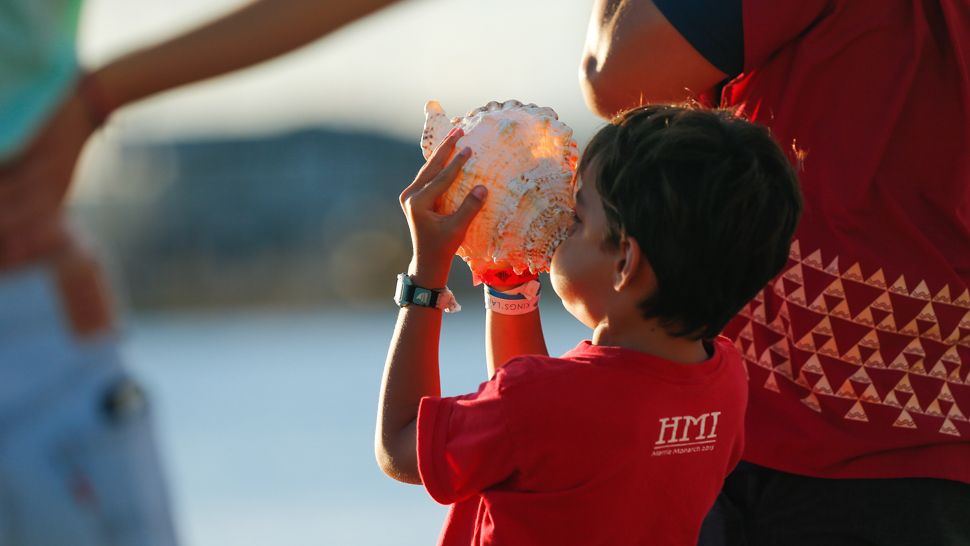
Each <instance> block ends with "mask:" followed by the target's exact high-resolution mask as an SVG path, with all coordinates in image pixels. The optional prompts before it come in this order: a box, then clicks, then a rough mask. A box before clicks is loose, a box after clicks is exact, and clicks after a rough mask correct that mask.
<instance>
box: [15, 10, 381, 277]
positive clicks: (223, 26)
mask: <svg viewBox="0 0 970 546" xmlns="http://www.w3.org/2000/svg"><path fill="white" fill-rule="evenodd" d="M393 1H394V0H354V1H348V2H332V1H329V2H328V1H325V0H257V1H254V2H252V3H250V4H247V5H245V6H244V7H242V8H240V9H238V10H236V11H234V12H232V13H229V14H227V15H225V16H223V17H221V18H219V19H217V20H215V21H212V22H210V23H208V24H206V25H203V26H202V27H199V28H198V29H195V30H192V31H189V32H187V33H185V34H182V35H181V36H177V37H175V38H173V39H171V40H166V41H163V42H161V43H158V44H155V45H151V46H148V47H146V48H144V49H141V50H138V51H135V52H132V53H129V54H127V55H125V56H123V57H121V58H119V59H117V60H114V61H112V62H109V63H108V64H106V65H105V66H102V67H100V68H98V69H96V70H94V71H93V72H92V73H91V74H88V75H87V76H85V77H83V78H82V80H81V84H80V85H79V86H78V87H77V89H75V90H74V92H72V93H71V94H69V95H68V96H67V97H66V98H65V100H64V102H63V103H62V104H61V105H60V107H59V108H58V110H57V111H56V112H54V113H53V115H52V116H51V118H50V120H49V121H48V122H47V124H46V125H45V126H44V127H43V128H42V129H41V130H40V132H39V133H38V135H37V137H36V138H35V139H34V141H33V142H31V143H30V145H29V146H28V147H27V148H26V149H25V151H24V152H23V153H22V154H21V155H20V156H19V157H15V158H14V159H12V160H10V161H8V162H6V164H3V165H0V237H2V236H6V235H9V234H17V235H20V234H23V235H24V236H23V237H18V240H21V239H22V240H24V241H29V239H30V238H31V237H32V236H33V234H35V233H37V232H39V231H43V230H45V229H47V228H46V227H45V226H47V225H50V224H52V223H53V222H54V220H55V219H56V217H57V216H58V215H59V214H60V208H61V204H62V203H63V200H64V196H65V195H66V194H67V191H68V188H69V186H70V182H71V177H72V174H73V171H74V167H75V164H76V162H77V159H78V157H79V156H80V154H81V150H82V149H83V147H84V144H85V143H86V142H87V140H88V138H89V137H90V136H91V134H92V133H93V132H94V131H95V130H97V128H98V125H99V123H100V122H102V121H103V120H104V118H105V117H106V116H107V115H108V114H110V112H111V111H113V110H115V109H117V108H120V107H121V106H124V105H126V104H130V103H133V102H135V101H138V100H139V99H142V98H145V97H148V96H150V95H153V94H156V93H159V92H162V91H165V90H168V89H172V88H175V87H178V86H181V85H186V84H189V83H194V82H198V81H201V80H204V79H207V78H211V77H214V76H218V75H220V74H225V73H227V72H231V71H233V70H238V69H241V68H245V67H247V66H251V65H254V64H257V63H259V62H262V61H265V60H268V59H271V58H273V57H276V56H279V55H281V54H284V53H287V52H289V51H292V50H294V49H296V48H298V47H300V46H303V45H305V44H307V43H309V42H311V41H313V40H314V39H316V38H319V37H321V36H323V35H325V34H327V33H328V32H330V31H332V30H335V29H337V28H339V27H341V26H343V25H345V24H347V23H350V22H352V21H354V20H356V19H359V18H360V17H363V16H365V15H367V14H369V13H372V12H374V11H376V10H377V9H379V8H381V7H383V6H386V5H388V4H391V3H393ZM22 246H29V242H25V245H22ZM4 252H5V253H9V252H11V250H9V249H4ZM23 252H24V253H29V249H26V250H24V251H23ZM15 259H16V256H0V262H2V261H4V260H15Z"/></svg>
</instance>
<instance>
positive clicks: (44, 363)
mask: <svg viewBox="0 0 970 546" xmlns="http://www.w3.org/2000/svg"><path fill="white" fill-rule="evenodd" d="M174 544H175V533H174V529H173V525H172V518H171V515H170V512H169V507H168V499H167V495H166V491H165V487H164V481H163V479H162V476H161V472H160V467H159V462H158V456H157V453H156V450H155V445H154V440H153V433H152V429H151V424H150V416H149V412H148V406H147V404H146V403H145V399H144V397H143V396H142V394H141V390H140V389H139V388H138V386H137V385H136V384H135V383H134V382H133V381H132V380H131V379H130V378H129V377H128V376H127V374H126V373H125V371H124V370H123V369H122V367H121V363H120V360H119V356H118V347H117V337H116V336H115V335H114V334H110V335H107V334H106V335H103V336H101V337H97V338H89V339H77V338H75V336H74V335H73V334H72V333H71V330H70V327H69V326H68V322H67V319H66V318H65V316H64V313H63V310H62V309H61V306H60V298H59V295H58V292H57V289H56V287H55V283H54V281H53V278H52V275H51V274H50V273H49V272H48V271H47V270H46V269H44V268H41V267H37V268H31V269H23V270H19V271H15V272H9V273H4V274H3V275H0V545H2V546H89V545H90V546H95V545H97V546H114V545H119V546H129V545H139V546H140V545H152V546H155V545H158V546H171V545H174Z"/></svg>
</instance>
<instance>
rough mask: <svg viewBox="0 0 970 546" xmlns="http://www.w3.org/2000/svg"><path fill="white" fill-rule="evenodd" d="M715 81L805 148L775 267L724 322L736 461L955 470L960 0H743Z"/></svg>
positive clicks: (962, 92) (963, 181)
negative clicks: (737, 417)
mask: <svg viewBox="0 0 970 546" xmlns="http://www.w3.org/2000/svg"><path fill="white" fill-rule="evenodd" d="M743 21H744V65H745V66H744V72H743V73H742V74H741V75H740V76H738V77H737V78H736V79H734V80H733V81H731V82H730V83H729V84H728V85H727V86H726V87H725V88H724V90H723V93H722V106H725V107H737V108H738V109H739V110H741V111H742V112H743V113H744V114H746V115H747V116H748V117H749V118H750V119H752V120H753V121H756V122H759V123H762V124H764V125H767V126H768V127H770V128H771V130H772V133H773V135H774V136H775V137H776V138H777V139H778V140H779V141H780V142H781V143H782V145H783V147H790V146H792V145H793V144H794V145H796V146H797V147H798V148H799V149H800V150H802V151H804V153H805V157H804V162H803V171H802V172H801V173H800V174H801V183H802V191H803V194H804V197H805V213H804V216H803V219H802V221H801V224H800V226H799V228H798V231H797V233H796V240H795V242H794V244H793V245H792V248H791V259H790V261H789V263H788V266H787V268H786V269H785V271H784V272H783V274H782V275H780V276H779V277H778V278H777V279H776V280H774V281H773V282H772V283H771V284H770V285H769V287H768V288H766V289H765V290H764V291H763V293H762V294H761V295H759V296H758V297H757V298H756V299H755V301H753V302H752V303H751V304H750V305H748V306H747V307H746V308H745V309H744V310H743V311H742V313H741V315H740V316H739V317H738V318H737V319H736V320H735V321H734V322H733V323H732V324H731V325H730V326H729V327H728V328H727V329H726V330H725V334H726V335H728V336H729V337H731V338H733V339H735V341H736V344H737V346H738V348H739V349H740V351H741V353H742V354H743V356H744V359H745V360H746V362H747V365H748V370H749V375H750V385H751V394H750V405H749V408H748V417H747V429H746V433H747V447H746V451H745V459H746V460H750V461H751V462H754V463H757V464H760V465H764V466H767V467H771V468H775V469H778V470H783V471H788V472H793V473H797V474H802V475H809V476H818V477H826V478H886V477H933V478H946V479H953V480H959V481H963V482H966V483H970V420H968V418H970V377H968V374H970V292H968V286H970V3H967V2H966V1H965V0H939V1H936V2H914V1H903V0H835V1H830V0H805V1H802V2H797V3H791V2H776V1H774V0H744V2H743Z"/></svg>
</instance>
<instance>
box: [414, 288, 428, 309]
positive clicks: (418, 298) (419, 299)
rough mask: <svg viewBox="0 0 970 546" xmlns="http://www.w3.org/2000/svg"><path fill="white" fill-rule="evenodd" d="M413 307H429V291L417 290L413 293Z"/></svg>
mask: <svg viewBox="0 0 970 546" xmlns="http://www.w3.org/2000/svg"><path fill="white" fill-rule="evenodd" d="M411 299H412V300H413V301H414V304H415V305H423V306H425V307H429V306H430V305H431V291H430V290H425V289H423V288H419V289H417V290H415V291H414V297H412V298H411Z"/></svg>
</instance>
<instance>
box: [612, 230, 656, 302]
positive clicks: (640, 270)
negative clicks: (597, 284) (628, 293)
mask: <svg viewBox="0 0 970 546" xmlns="http://www.w3.org/2000/svg"><path fill="white" fill-rule="evenodd" d="M615 263H616V265H615V269H614V271H613V290H615V291H617V292H619V291H621V290H624V289H626V288H630V287H632V286H634V285H637V284H645V289H646V292H648V293H649V292H652V291H653V288H654V286H655V285H656V279H654V275H653V269H651V268H650V265H649V264H648V263H647V261H646V260H645V259H644V256H643V252H642V251H641V250H640V243H638V242H637V240H636V239H634V238H633V237H630V236H628V235H624V236H622V237H621V238H620V244H619V249H618V251H617V256H616V262H615Z"/></svg>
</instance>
